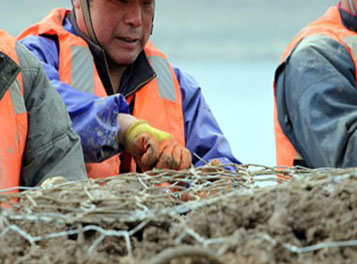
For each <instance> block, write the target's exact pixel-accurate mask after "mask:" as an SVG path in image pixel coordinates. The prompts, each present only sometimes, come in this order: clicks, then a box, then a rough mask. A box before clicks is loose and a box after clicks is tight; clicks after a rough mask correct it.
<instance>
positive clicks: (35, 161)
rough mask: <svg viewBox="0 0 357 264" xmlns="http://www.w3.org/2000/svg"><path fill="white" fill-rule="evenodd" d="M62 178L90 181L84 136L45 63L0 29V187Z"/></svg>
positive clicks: (30, 184) (12, 186)
mask: <svg viewBox="0 0 357 264" xmlns="http://www.w3.org/2000/svg"><path fill="white" fill-rule="evenodd" d="M58 176H60V177H64V178H66V179H67V180H80V179H86V178H87V175H86V172H85V167H84V161H83V154H82V148H81V144H80V138H79V137H78V135H77V134H76V133H75V132H74V131H73V130H72V127H71V121H70V118H69V116H68V114H67V112H66V108H65V105H64V104H63V102H62V100H61V98H60V96H59V95H58V94H57V93H56V90H55V89H54V88H53V87H52V86H51V84H50V82H49V80H48V78H47V76H46V74H45V72H44V70H43V68H42V66H41V63H40V62H39V61H38V59H37V58H36V57H35V56H33V54H31V53H30V52H29V51H28V50H27V49H26V48H25V47H23V46H22V45H21V44H19V43H17V42H16V40H15V38H13V37H11V36H9V35H8V34H7V33H5V32H4V31H0V189H9V188H14V187H17V186H29V187H31V186H35V185H38V184H41V183H43V182H46V181H47V180H52V179H53V178H54V177H58ZM47 182H48V181H47Z"/></svg>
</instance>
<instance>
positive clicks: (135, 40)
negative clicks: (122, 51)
mask: <svg viewBox="0 0 357 264" xmlns="http://www.w3.org/2000/svg"><path fill="white" fill-rule="evenodd" d="M118 39H119V40H121V41H125V42H128V43H135V42H137V41H138V39H136V38H128V37H118Z"/></svg>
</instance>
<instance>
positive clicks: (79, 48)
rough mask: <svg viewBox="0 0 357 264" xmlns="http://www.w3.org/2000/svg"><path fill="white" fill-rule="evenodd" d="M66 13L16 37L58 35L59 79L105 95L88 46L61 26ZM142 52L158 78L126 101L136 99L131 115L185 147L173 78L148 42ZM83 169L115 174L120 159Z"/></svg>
mask: <svg viewBox="0 0 357 264" xmlns="http://www.w3.org/2000/svg"><path fill="white" fill-rule="evenodd" d="M69 12H70V10H66V9H55V10H53V11H51V12H50V13H49V14H48V15H47V16H46V17H45V18H44V19H43V20H42V21H41V22H39V23H37V24H35V25H33V26H31V27H29V28H27V29H26V30H25V31H24V32H22V33H21V34H20V36H19V38H20V39H22V38H24V37H27V36H29V35H35V36H39V35H55V36H57V37H58V41H59V69H58V72H59V76H60V80H61V81H62V82H64V83H67V84H69V85H70V86H72V87H74V88H76V89H78V90H81V91H84V92H91V93H94V94H95V95H97V96H99V97H104V96H107V93H106V90H105V88H104V86H103V84H102V81H101V79H100V77H99V74H98V71H97V68H96V66H95V63H94V59H93V56H92V54H91V53H90V49H89V47H88V44H87V43H86V42H85V41H84V40H83V39H82V38H80V37H77V36H75V35H73V34H71V33H69V32H68V31H66V30H65V29H64V28H63V26H62V24H63V21H64V19H65V17H66V16H67V15H68V13H69ZM144 50H145V53H146V56H147V58H148V60H149V62H150V64H151V66H152V67H153V69H154V70H155V73H156V75H157V76H156V78H154V79H153V80H151V81H149V82H148V83H146V84H144V85H143V86H142V87H141V88H140V89H139V90H137V91H136V92H135V94H134V95H131V96H129V98H127V100H128V101H129V102H130V101H131V100H132V98H133V97H134V96H135V104H134V110H133V115H134V116H135V117H136V118H138V119H144V120H146V121H147V122H148V123H149V124H150V125H151V126H153V127H155V128H158V129H161V130H163V131H166V132H168V133H171V134H172V135H173V137H174V138H175V140H176V141H177V142H178V143H179V144H180V145H181V146H185V137H184V120H183V113H182V98H181V91H180V86H179V83H178V81H177V79H176V75H175V73H174V71H173V69H172V67H171V66H170V65H169V63H168V61H167V58H166V57H165V55H164V54H163V53H161V52H160V51H159V50H157V49H156V48H155V47H154V46H153V45H152V44H151V43H150V42H149V43H148V44H147V45H146V46H145V49H144ZM130 160H131V159H130ZM129 163H130V162H129ZM131 163H133V162H131ZM124 165H126V166H127V165H128V164H124ZM129 166H130V165H129ZM129 166H127V167H129ZM86 167H87V173H88V176H89V177H90V178H103V177H108V176H112V175H118V174H119V168H120V158H119V155H115V156H114V157H111V158H109V159H108V160H106V161H104V162H101V163H87V164H86ZM130 170H131V171H135V170H136V168H135V166H134V165H131V166H130Z"/></svg>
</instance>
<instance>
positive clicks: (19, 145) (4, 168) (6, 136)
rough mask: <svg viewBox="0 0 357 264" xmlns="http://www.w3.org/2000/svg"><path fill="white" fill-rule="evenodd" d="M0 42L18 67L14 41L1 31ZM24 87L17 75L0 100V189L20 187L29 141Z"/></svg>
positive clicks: (1, 48)
mask: <svg viewBox="0 0 357 264" xmlns="http://www.w3.org/2000/svg"><path fill="white" fill-rule="evenodd" d="M0 39H1V41H0V52H1V53H3V54H6V55H7V56H8V57H9V58H11V60H12V61H13V63H14V65H16V64H17V65H18V58H17V54H16V45H17V44H16V41H15V39H14V38H12V37H10V36H9V35H8V34H7V33H5V32H3V31H0ZM9 63H10V62H9ZM14 67H15V66H14ZM16 67H18V66H16ZM0 71H1V70H0ZM15 74H16V72H15ZM14 77H15V76H14ZM22 85H23V83H22V75H21V73H18V74H17V76H16V79H15V80H14V81H13V82H12V83H11V84H9V87H8V88H7V90H6V92H5V93H4V94H3V96H2V97H1V99H0V113H1V114H0V137H1V140H0V189H6V188H12V187H15V186H19V185H20V175H21V168H22V158H23V154H24V150H25V143H26V138H27V111H26V106H25V101H24V97H23V93H24V89H23V86H22ZM1 88H2V89H4V87H1Z"/></svg>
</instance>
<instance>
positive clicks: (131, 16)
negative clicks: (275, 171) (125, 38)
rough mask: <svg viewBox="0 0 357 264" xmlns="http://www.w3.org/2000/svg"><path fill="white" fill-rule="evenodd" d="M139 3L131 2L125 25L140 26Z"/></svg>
mask: <svg viewBox="0 0 357 264" xmlns="http://www.w3.org/2000/svg"><path fill="white" fill-rule="evenodd" d="M139 2H140V1H131V3H130V5H129V7H128V10H127V14H126V23H127V24H130V25H132V26H133V27H139V26H141V23H142V21H141V6H140V3H139Z"/></svg>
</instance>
